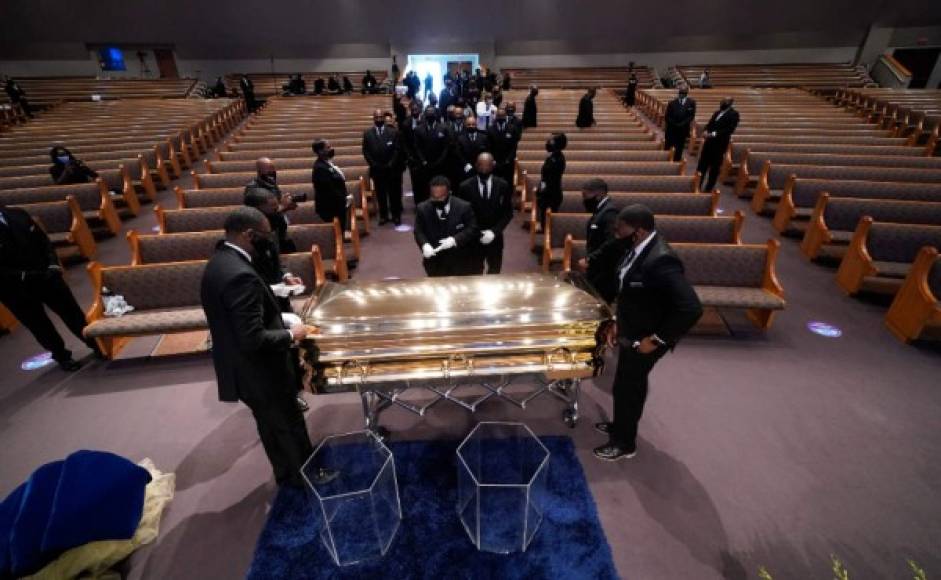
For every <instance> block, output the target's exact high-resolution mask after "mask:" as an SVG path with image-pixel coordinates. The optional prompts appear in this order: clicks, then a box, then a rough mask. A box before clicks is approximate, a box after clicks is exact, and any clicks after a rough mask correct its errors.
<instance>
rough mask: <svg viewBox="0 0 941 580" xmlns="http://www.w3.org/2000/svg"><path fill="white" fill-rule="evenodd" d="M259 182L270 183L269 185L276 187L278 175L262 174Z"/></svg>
mask: <svg viewBox="0 0 941 580" xmlns="http://www.w3.org/2000/svg"><path fill="white" fill-rule="evenodd" d="M260 177H261V180H262V181H264V182H266V183H270V184H271V185H276V184H277V183H278V174H277V173H263V174H262V175H261V176H260Z"/></svg>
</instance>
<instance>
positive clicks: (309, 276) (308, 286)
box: [281, 248, 317, 294]
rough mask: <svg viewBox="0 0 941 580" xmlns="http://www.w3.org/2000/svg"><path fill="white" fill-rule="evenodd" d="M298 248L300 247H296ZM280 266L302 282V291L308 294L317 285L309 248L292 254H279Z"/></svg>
mask: <svg viewBox="0 0 941 580" xmlns="http://www.w3.org/2000/svg"><path fill="white" fill-rule="evenodd" d="M298 249H299V250H300V248H298ZM281 267H282V268H284V270H285V271H286V272H290V273H291V274H294V275H295V276H297V277H298V278H300V279H301V280H302V281H303V282H304V293H305V294H309V293H310V292H311V291H313V289H314V288H316V287H317V275H316V272H315V269H314V261H313V259H312V257H311V253H310V248H307V249H306V250H304V251H300V252H296V253H294V254H281Z"/></svg>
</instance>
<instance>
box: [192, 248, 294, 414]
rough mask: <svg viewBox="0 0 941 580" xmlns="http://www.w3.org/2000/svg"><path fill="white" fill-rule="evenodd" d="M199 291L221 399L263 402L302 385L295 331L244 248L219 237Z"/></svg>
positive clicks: (288, 393) (291, 394) (290, 393)
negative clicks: (243, 252) (292, 332)
mask: <svg viewBox="0 0 941 580" xmlns="http://www.w3.org/2000/svg"><path fill="white" fill-rule="evenodd" d="M200 296H201V298H202V303H203V311H205V313H206V320H207V321H208V323H209V333H210V335H211V336H212V362H213V365H214V366H215V369H216V381H217V382H218V384H219V400H221V401H237V400H242V401H245V402H253V403H257V404H263V403H264V402H265V401H267V400H270V399H272V398H274V397H284V396H293V394H294V393H295V392H296V391H297V380H298V378H297V374H296V370H295V369H296V365H295V361H294V359H293V356H294V355H293V351H292V350H291V344H292V340H291V335H290V333H289V332H288V331H287V329H285V327H284V323H283V322H282V321H281V309H280V308H279V307H278V301H277V300H276V299H275V296H274V294H272V293H271V289H270V288H268V286H267V284H265V281H264V280H262V278H261V277H260V276H259V275H258V272H256V271H255V268H254V267H253V266H252V264H251V263H249V261H248V260H246V259H245V257H244V256H242V255H241V254H240V253H239V252H237V251H236V250H234V249H232V248H230V247H228V246H226V245H225V244H224V242H219V245H218V246H216V251H215V253H214V254H213V255H212V257H211V258H210V259H209V263H208V264H206V270H205V272H204V273H203V279H202V287H201V289H200Z"/></svg>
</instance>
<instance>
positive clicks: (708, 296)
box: [693, 286, 785, 310]
mask: <svg viewBox="0 0 941 580" xmlns="http://www.w3.org/2000/svg"><path fill="white" fill-rule="evenodd" d="M693 289H694V290H695V291H696V295H697V296H699V300H700V301H702V303H703V304H704V305H706V306H714V307H716V308H758V309H762V310H783V309H784V304H785V302H784V300H782V299H781V298H779V297H777V296H775V295H774V294H771V293H770V292H767V291H765V290H763V289H761V288H736V287H731V286H694V287H693Z"/></svg>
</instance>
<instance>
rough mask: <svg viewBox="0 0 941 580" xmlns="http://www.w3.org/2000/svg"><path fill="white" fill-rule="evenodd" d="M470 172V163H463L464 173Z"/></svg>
mask: <svg viewBox="0 0 941 580" xmlns="http://www.w3.org/2000/svg"><path fill="white" fill-rule="evenodd" d="M470 170H471V164H470V163H465V164H464V173H470Z"/></svg>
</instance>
